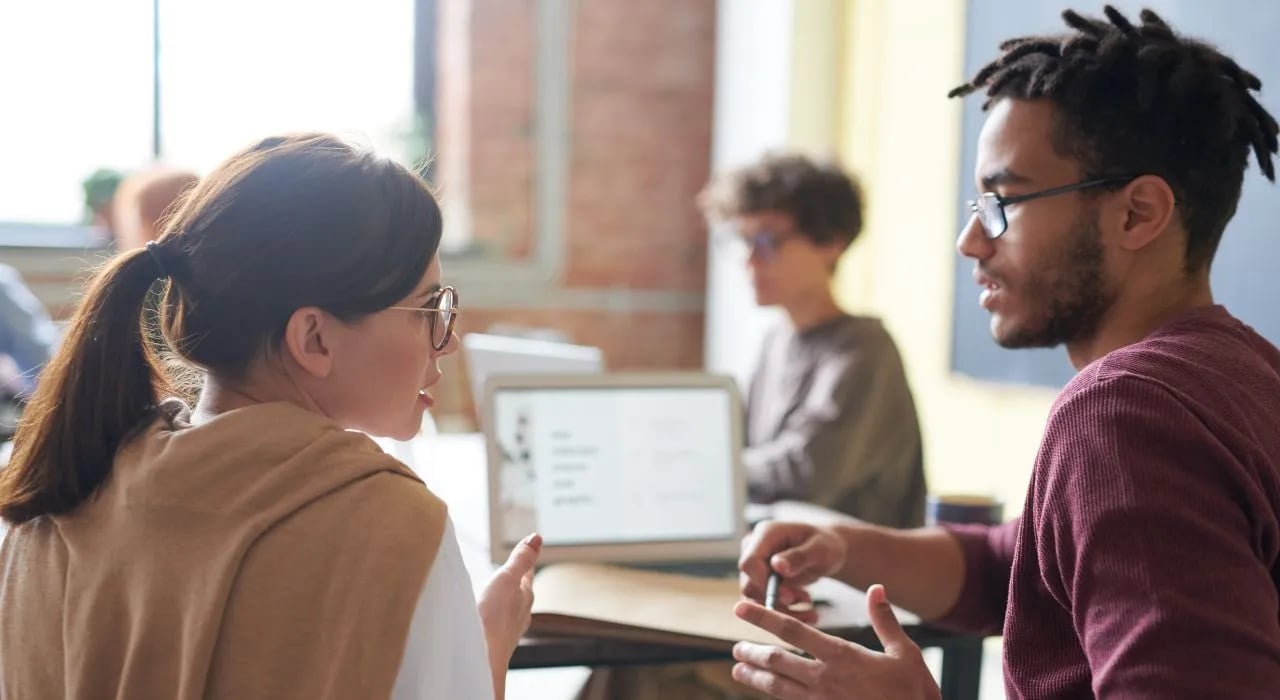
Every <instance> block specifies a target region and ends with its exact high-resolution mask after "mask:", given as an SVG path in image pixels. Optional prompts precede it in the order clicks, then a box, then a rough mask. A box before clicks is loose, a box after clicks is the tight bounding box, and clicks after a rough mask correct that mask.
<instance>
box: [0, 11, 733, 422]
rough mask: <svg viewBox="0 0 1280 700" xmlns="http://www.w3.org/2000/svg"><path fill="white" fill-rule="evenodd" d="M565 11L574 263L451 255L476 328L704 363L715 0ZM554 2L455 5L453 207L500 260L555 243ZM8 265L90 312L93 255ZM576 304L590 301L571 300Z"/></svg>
mask: <svg viewBox="0 0 1280 700" xmlns="http://www.w3.org/2000/svg"><path fill="white" fill-rule="evenodd" d="M565 5H566V6H568V7H570V8H572V9H573V12H574V15H573V16H572V17H570V18H568V21H569V22H570V32H569V34H570V36H571V37H572V39H571V42H572V43H571V46H570V47H569V56H570V59H569V67H568V75H567V79H568V81H569V96H570V97H569V106H568V109H569V140H568V145H567V149H568V152H567V153H565V154H562V155H563V156H564V157H565V158H566V162H567V164H568V182H567V192H566V201H565V203H564V206H565V211H564V212H563V217H562V219H563V221H564V222H565V231H564V232H563V235H562V236H561V238H560V240H561V243H562V250H560V251H559V257H560V260H559V263H560V264H559V265H558V270H559V273H558V275H557V276H556V278H555V279H552V280H550V281H545V280H544V281H541V282H538V283H537V285H539V286H538V288H537V289H524V288H520V287H516V286H508V287H504V288H502V289H483V290H480V289H477V288H476V286H475V285H477V284H482V283H481V282H477V281H471V280H469V279H468V278H467V276H466V275H465V274H463V275H453V274H450V273H449V270H450V269H451V268H452V269H461V268H463V267H464V266H462V265H455V264H452V263H450V264H449V265H447V266H446V274H449V275H450V282H452V283H455V284H458V286H459V289H460V291H461V293H462V298H463V305H464V307H465V312H464V313H463V315H462V316H461V317H460V320H459V325H458V330H459V331H460V332H463V333H466V332H472V331H484V330H486V329H488V328H489V327H490V326H491V325H492V324H494V323H504V324H514V325H519V326H525V327H533V328H552V329H556V330H559V331H561V332H562V333H564V334H565V335H567V336H568V337H569V338H570V339H572V340H573V341H575V342H578V343H584V344H589V345H596V346H599V347H601V348H602V349H603V350H604V353H605V359H606V363H607V365H608V367H609V368H610V369H614V370H627V369H695V368H698V367H701V365H702V339H703V318H704V313H703V303H702V302H703V293H704V288H705V284H706V255H707V250H706V230H705V227H704V225H703V222H702V220H701V217H700V215H699V213H698V211H697V208H696V206H695V203H694V198H695V195H696V194H697V192H698V190H699V189H700V188H701V187H702V185H703V184H704V183H705V181H706V179H707V177H708V174H709V173H708V169H709V163H710V151H711V118H712V99H713V78H714V65H713V63H714V55H715V46H714V41H715V3H714V2H711V1H710V0H644V1H643V2H636V1H632V0H577V1H576V2H569V3H565ZM536 7H537V6H536V2H535V0H438V11H439V12H440V17H439V22H438V27H439V31H440V33H441V37H440V38H441V45H440V51H441V53H440V60H439V70H440V76H439V80H438V81H437V85H438V86H439V87H438V89H439V90H440V94H439V95H438V98H437V99H438V105H437V114H438V115H439V125H438V133H437V143H438V144H439V146H438V148H439V151H440V156H439V160H438V162H437V174H438V175H437V177H438V179H439V183H438V184H439V186H440V188H441V190H442V194H443V199H444V201H445V203H446V211H445V216H446V219H447V220H450V222H451V223H453V224H454V225H457V224H459V223H463V224H466V229H467V230H466V231H464V233H466V234H467V235H469V236H473V237H474V238H475V239H477V240H479V241H482V242H483V243H484V245H485V246H487V247H488V249H489V250H490V258H489V259H490V260H498V261H517V262H519V263H524V264H529V263H530V262H531V260H532V258H531V255H532V252H533V250H534V248H535V245H536V240H537V238H536V237H537V236H538V232H537V230H536V202H535V184H536V181H535V178H536V176H537V174H536V169H537V150H536V142H535V123H534V122H535V111H534V105H535V103H536V100H535V91H536V89H537V88H536V82H535V77H534V61H535V52H536V50H537V45H536V43H535V38H536V36H537V35H536V32H535V22H536V20H535V9H536ZM4 257H6V261H7V262H10V263H11V264H16V265H17V266H18V267H19V268H20V269H21V270H22V271H23V272H24V274H26V275H27V278H28V280H29V281H30V282H31V283H32V285H33V286H34V287H36V291H37V293H38V294H39V295H40V296H41V297H42V298H43V299H44V300H45V301H46V302H47V303H48V305H49V306H50V307H51V309H52V310H53V313H54V315H55V316H56V317H59V318H65V317H66V316H67V315H69V313H70V311H71V310H72V308H74V306H73V305H74V301H75V299H76V298H77V296H78V294H79V292H78V289H77V288H76V285H75V284H74V283H73V279H74V277H75V276H77V275H78V276H80V277H83V274H84V272H85V266H86V263H90V262H91V261H89V260H87V259H86V258H85V257H84V256H80V255H73V256H69V255H68V253H67V252H65V251H52V250H50V251H45V252H31V251H29V252H27V253H22V254H19V255H18V256H17V257H16V258H15V256H14V254H13V253H7V254H5V255H4ZM468 284H471V286H470V288H469V287H468ZM490 284H493V283H490ZM477 292H481V293H477ZM562 297H563V298H571V299H572V303H566V304H560V303H559V302H558V301H557V300H558V299H561V298H562ZM476 299H480V300H481V301H479V302H477V301H475V300H476ZM532 299H536V303H533V302H532V301H531V300H532ZM593 299H595V300H596V301H593ZM461 362H462V359H461V358H457V357H454V358H449V359H447V360H445V361H444V362H443V363H442V365H443V366H444V369H445V372H446V381H444V382H443V383H442V385H441V386H440V387H439V388H438V390H437V398H438V399H439V402H438V408H437V413H439V414H443V415H446V416H447V415H451V414H455V415H459V416H469V415H472V402H471V397H470V396H469V395H468V394H469V391H468V390H467V383H466V381H465V378H464V373H463V371H462V370H463V369H464V368H463V367H462V365H461Z"/></svg>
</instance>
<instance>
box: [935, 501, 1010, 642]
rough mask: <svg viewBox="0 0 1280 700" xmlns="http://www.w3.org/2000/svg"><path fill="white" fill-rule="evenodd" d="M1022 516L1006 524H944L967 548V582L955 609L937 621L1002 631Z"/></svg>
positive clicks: (989, 631)
mask: <svg viewBox="0 0 1280 700" xmlns="http://www.w3.org/2000/svg"><path fill="white" fill-rule="evenodd" d="M1021 526H1022V519H1021V518H1018V519H1016V520H1012V521H1010V522H1007V523H1004V524H1003V525H996V526H987V525H944V526H943V527H944V528H946V530H947V532H949V533H951V535H952V536H953V537H955V538H956V539H957V540H959V541H960V548H961V549H962V550H963V551H964V585H963V587H962V588H961V590H960V598H959V599H958V600H957V601H956V604H955V605H954V606H952V608H951V610H950V611H948V612H947V614H945V615H943V616H942V617H941V618H938V619H937V620H935V622H936V623H937V624H939V625H942V626H944V627H950V628H953V629H957V630H961V631H964V632H974V633H980V634H999V633H1000V631H1001V629H1002V628H1003V627H1004V613H1005V609H1006V608H1007V607H1008V604H1009V576H1010V573H1011V572H1012V570H1013V553H1014V549H1015V547H1016V545H1017V542H1018V529H1019V528H1020V527H1021Z"/></svg>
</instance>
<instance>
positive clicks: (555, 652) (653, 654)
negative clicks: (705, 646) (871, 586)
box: [511, 625, 982, 700]
mask: <svg viewBox="0 0 1280 700" xmlns="http://www.w3.org/2000/svg"><path fill="white" fill-rule="evenodd" d="M905 629H906V632H907V634H908V635H909V636H910V637H911V639H912V640H914V641H915V642H916V644H919V645H920V647H921V648H930V647H936V648H940V649H941V650H942V679H941V687H942V698H943V700H978V683H979V679H980V677H981V674H982V638H981V637H970V636H963V635H956V634H952V633H950V632H947V631H945V630H940V629H937V628H934V627H930V626H928V625H916V626H908V627H906V628H905ZM829 631H830V630H829ZM832 633H833V634H835V635H836V636H838V637H840V638H842V639H847V640H849V641H852V642H856V643H858V644H862V645H863V646H866V647H868V648H871V649H877V650H878V649H880V643H879V641H878V640H877V639H876V635H875V632H873V631H872V630H871V629H870V628H869V627H860V628H850V629H845V630H837V631H832ZM728 660H730V657H729V655H728V654H719V653H716V652H711V651H705V650H702V649H689V648H684V647H673V646H665V645H655V644H638V643H634V642H621V641H617V640H609V639H593V638H589V637H564V638H541V639H535V638H526V639H525V640H523V641H522V642H521V643H520V647H519V648H517V649H516V653H515V655H514V656H513V657H512V658H511V668H512V669H526V668H552V667H557V666H591V667H597V668H598V667H605V666H646V665H657V664H672V663H691V662H696V661H728Z"/></svg>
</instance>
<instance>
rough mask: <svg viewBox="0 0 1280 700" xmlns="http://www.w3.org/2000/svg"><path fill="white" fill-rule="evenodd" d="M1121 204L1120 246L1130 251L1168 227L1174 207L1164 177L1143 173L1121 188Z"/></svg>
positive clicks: (1144, 244) (1138, 248)
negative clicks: (1122, 207) (1122, 209)
mask: <svg viewBox="0 0 1280 700" xmlns="http://www.w3.org/2000/svg"><path fill="white" fill-rule="evenodd" d="M1121 194H1122V196H1121V203H1122V204H1123V206H1124V211H1123V212H1121V214H1122V215H1123V218H1124V221H1123V227H1122V229H1121V234H1120V237H1119V244H1120V247H1121V248H1122V249H1124V250H1127V251H1130V252H1133V251H1138V250H1141V249H1143V248H1145V247H1147V246H1148V245H1150V244H1151V242H1152V241H1155V240H1156V239H1157V238H1159V237H1160V236H1161V234H1163V233H1164V232H1165V231H1166V230H1168V228H1169V223H1170V222H1171V221H1172V220H1173V217H1174V213H1175V211H1176V208H1177V198H1176V197H1175V196H1174V194H1173V189H1172V188H1171V187H1169V183H1168V182H1166V181H1165V179H1164V178H1162V177H1159V176H1157V175H1143V176H1141V177H1138V178H1135V179H1134V180H1133V181H1132V182H1130V183H1129V184H1128V185H1126V186H1125V188H1124V190H1123V191H1122V193H1121Z"/></svg>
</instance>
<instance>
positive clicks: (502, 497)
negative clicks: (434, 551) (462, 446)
mask: <svg viewBox="0 0 1280 700" xmlns="http://www.w3.org/2000/svg"><path fill="white" fill-rule="evenodd" d="M732 406H733V404H732V402H731V400H730V396H729V394H728V392H727V391H726V390H724V389H723V388H716V387H670V388H661V387H657V388H655V387H644V388H628V387H608V388H605V387H591V388H558V389H546V388H538V389H523V388H521V389H515V388H512V389H502V390H500V391H498V393H497V394H496V395H495V397H494V404H493V421H494V425H493V430H494V436H495V438H496V439H497V441H498V444H499V445H500V446H501V453H502V464H501V469H500V470H499V473H500V478H501V484H500V485H499V491H498V502H497V504H496V505H497V507H498V508H501V509H502V513H501V519H500V522H501V523H502V526H501V527H502V532H500V533H498V532H495V533H494V535H495V536H501V537H502V541H503V542H504V544H506V545H507V546H513V545H514V544H515V543H516V542H519V541H520V539H521V538H523V537H524V536H526V535H528V534H529V533H531V532H535V531H536V532H539V533H541V534H542V536H543V538H544V540H545V541H546V542H547V543H548V544H552V545H577V544H603V543H611V542H618V543H622V542H662V541H681V540H700V539H710V538H718V537H726V536H730V535H731V534H732V533H733V532H734V528H735V526H736V522H737V518H738V514H737V513H735V512H734V494H733V489H734V469H735V465H734V464H733V459H734V457H733V455H734V450H733V444H732V441H733V435H732V430H731V423H732V418H733V417H732V416H731V414H730V411H732V410H733V409H732Z"/></svg>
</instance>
